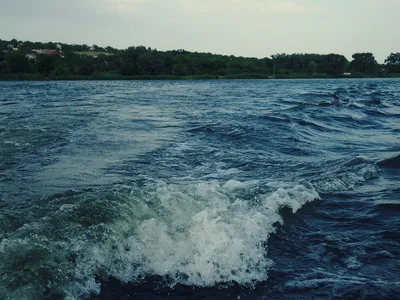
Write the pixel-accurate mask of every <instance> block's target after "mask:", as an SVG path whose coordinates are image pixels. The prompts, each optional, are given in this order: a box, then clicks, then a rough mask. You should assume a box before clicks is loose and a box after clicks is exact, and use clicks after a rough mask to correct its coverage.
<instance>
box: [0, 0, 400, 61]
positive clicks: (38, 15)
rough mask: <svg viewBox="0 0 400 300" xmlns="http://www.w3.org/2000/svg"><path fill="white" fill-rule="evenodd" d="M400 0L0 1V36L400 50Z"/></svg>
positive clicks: (219, 49)
mask: <svg viewBox="0 0 400 300" xmlns="http://www.w3.org/2000/svg"><path fill="white" fill-rule="evenodd" d="M399 13H400V0H68V1H66V0H0V39H3V40H9V39H12V38H16V39H18V40H30V41H42V42H45V41H54V42H64V43H76V44H88V45H91V44H97V45H99V46H108V45H110V46H113V47H116V48H127V47H128V46H138V45H144V46H146V47H151V48H157V49H159V50H172V49H185V50H189V51H198V52H212V53H219V54H228V55H230V54H233V55H236V56H254V57H260V58H261V57H266V56H270V55H271V54H274V53H338V54H344V55H346V57H347V58H348V59H349V60H351V55H352V54H353V53H355V52H372V53H374V54H375V57H376V58H377V60H378V62H383V61H384V60H385V58H386V57H387V56H388V55H389V54H390V53H391V52H400V35H399V33H398V30H399V28H400V17H399Z"/></svg>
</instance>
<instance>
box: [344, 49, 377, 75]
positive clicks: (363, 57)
mask: <svg viewBox="0 0 400 300" xmlns="http://www.w3.org/2000/svg"><path fill="white" fill-rule="evenodd" d="M352 57H353V60H352V61H351V63H350V65H349V69H350V70H351V71H352V72H360V73H375V72H376V71H377V70H378V63H377V62H376V60H375V57H374V55H373V54H372V53H369V52H367V53H355V54H353V56H352Z"/></svg>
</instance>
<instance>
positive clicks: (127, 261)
mask: <svg viewBox="0 0 400 300" xmlns="http://www.w3.org/2000/svg"><path fill="white" fill-rule="evenodd" d="M244 186H245V184H241V183H240V182H238V181H230V182H227V183H226V184H224V185H222V186H221V185H220V184H218V183H199V184H197V185H193V186H186V187H182V186H180V185H164V186H161V187H158V188H157V189H156V190H155V191H153V192H149V194H148V195H147V202H146V206H143V201H138V200H137V199H134V198H135V197H134V196H133V198H132V199H131V202H130V204H129V205H132V206H134V207H135V209H129V211H135V213H134V215H132V218H131V219H130V218H129V213H127V214H126V215H125V216H123V219H124V220H125V221H121V220H120V221H119V222H115V223H114V225H113V227H112V228H110V231H111V232H112V233H110V237H109V238H110V239H111V240H110V241H109V243H108V244H107V243H104V242H103V244H102V245H96V246H95V247H93V248H92V249H91V250H90V251H89V252H88V253H86V254H85V255H84V257H83V260H81V261H80V263H81V264H80V265H79V266H78V268H77V270H78V272H77V276H78V277H79V278H82V279H83V278H88V277H90V273H94V272H97V271H96V269H98V268H101V269H103V272H104V271H106V272H107V274H108V275H109V276H114V277H116V278H118V279H119V280H121V281H123V282H128V281H135V280H137V278H138V277H144V276H147V275H158V276H168V277H169V278H170V280H171V284H172V285H174V284H177V283H183V284H189V285H196V286H213V285H215V284H218V283H226V282H232V281H235V282H237V283H239V284H242V285H248V286H251V285H252V284H254V283H255V282H259V281H264V280H266V279H267V277H268V276H267V271H268V268H269V267H270V266H271V265H272V264H273V262H272V261H271V260H270V259H269V258H268V257H267V248H266V242H267V241H268V237H269V235H270V234H271V233H273V232H274V231H275V227H274V224H275V223H276V222H280V223H282V222H283V221H282V217H281V216H280V214H279V210H280V209H281V208H282V207H289V208H291V209H292V210H293V212H296V211H297V210H298V209H299V208H300V207H301V206H302V205H304V204H305V203H306V202H308V201H312V200H314V199H315V198H319V196H318V194H317V192H316V191H315V190H313V189H311V188H306V187H304V186H300V185H299V186H295V187H293V188H289V189H283V188H280V189H278V190H277V191H276V192H274V193H272V194H271V195H262V196H261V197H260V199H259V201H257V203H249V202H247V201H242V200H240V199H236V198H235V197H234V195H232V194H231V191H232V187H234V189H236V188H243V187H244ZM133 194H135V193H133ZM138 203H142V204H141V207H138V206H136V205H137V204H138ZM146 215H147V216H148V217H147V218H143V216H146ZM140 216H142V218H143V219H142V220H138V219H137V218H139V217H140ZM122 232H125V235H121V233H122ZM111 235H112V236H111ZM92 277H93V276H92ZM86 282H87V284H88V286H87V287H86V288H87V289H91V290H92V291H95V292H98V289H97V288H95V287H94V286H93V285H94V281H93V280H89V281H86Z"/></svg>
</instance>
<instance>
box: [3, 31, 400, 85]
mask: <svg viewBox="0 0 400 300" xmlns="http://www.w3.org/2000/svg"><path fill="white" fill-rule="evenodd" d="M392 77H400V53H391V54H390V55H389V56H388V57H387V59H386V60H385V63H384V64H378V63H377V62H376V60H375V57H374V55H373V54H372V53H369V52H365V53H355V54H353V56H352V61H348V60H347V59H346V57H345V56H344V55H340V54H333V53H331V54H285V53H282V54H274V55H272V56H271V57H265V58H253V57H237V56H233V55H219V54H212V53H198V52H189V51H185V50H171V51H158V50H157V49H151V48H146V47H144V46H138V47H129V48H127V49H123V50H121V49H115V48H113V47H110V46H108V47H99V46H97V45H93V46H88V45H75V44H74V45H70V44H62V43H52V42H48V43H41V42H29V41H25V42H23V41H17V40H16V39H13V40H11V41H4V40H1V39H0V80H36V81H47V80H196V79H313V78H315V79H317V78H392Z"/></svg>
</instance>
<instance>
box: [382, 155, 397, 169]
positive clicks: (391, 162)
mask: <svg viewBox="0 0 400 300" xmlns="http://www.w3.org/2000/svg"><path fill="white" fill-rule="evenodd" d="M378 165H379V166H380V167H382V168H396V169H397V168H400V154H399V155H397V156H394V157H390V158H387V159H384V160H381V161H379V162H378Z"/></svg>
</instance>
